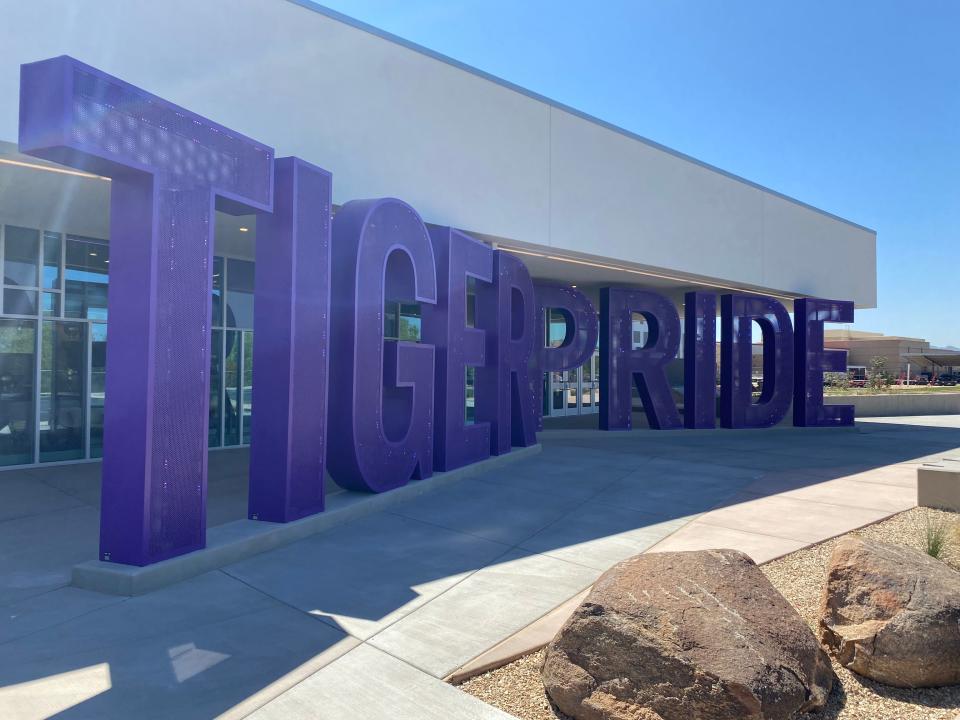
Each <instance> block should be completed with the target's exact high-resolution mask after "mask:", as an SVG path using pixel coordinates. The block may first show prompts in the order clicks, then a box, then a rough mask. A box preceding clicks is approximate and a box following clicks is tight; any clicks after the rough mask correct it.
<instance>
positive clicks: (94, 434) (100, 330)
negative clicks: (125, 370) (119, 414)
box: [90, 323, 107, 458]
mask: <svg viewBox="0 0 960 720" xmlns="http://www.w3.org/2000/svg"><path fill="white" fill-rule="evenodd" d="M106 397H107V326H106V324H105V323H90V457H94V458H98V457H103V406H104V402H105V401H106Z"/></svg>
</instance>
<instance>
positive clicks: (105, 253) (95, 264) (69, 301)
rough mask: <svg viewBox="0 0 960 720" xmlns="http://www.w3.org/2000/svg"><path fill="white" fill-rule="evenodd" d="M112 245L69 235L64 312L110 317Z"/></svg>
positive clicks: (96, 318)
mask: <svg viewBox="0 0 960 720" xmlns="http://www.w3.org/2000/svg"><path fill="white" fill-rule="evenodd" d="M109 268H110V246H109V245H107V244H106V243H105V242H104V241H103V240H95V239H93V238H81V237H75V236H73V235H68V236H67V263H66V272H65V275H64V280H65V282H64V291H65V294H66V298H65V300H64V315H65V316H66V317H71V318H86V319H88V320H101V321H102V320H106V319H107V279H108V274H107V273H108V270H109Z"/></svg>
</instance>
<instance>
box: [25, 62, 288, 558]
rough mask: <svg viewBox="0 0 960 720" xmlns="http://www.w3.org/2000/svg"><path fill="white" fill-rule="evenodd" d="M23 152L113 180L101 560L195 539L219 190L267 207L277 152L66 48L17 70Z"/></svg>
mask: <svg viewBox="0 0 960 720" xmlns="http://www.w3.org/2000/svg"><path fill="white" fill-rule="evenodd" d="M20 149H21V151H22V152H25V153H29V154H31V155H36V156H38V157H42V158H46V159H48V160H52V161H54V162H58V163H61V164H63V165H68V166H70V167H74V168H80V169H82V170H87V171H90V172H94V173H97V174H99V175H104V176H108V177H110V178H111V179H112V180H113V182H112V184H111V197H110V261H111V262H110V294H109V305H108V310H109V317H110V342H109V343H108V345H107V366H108V367H109V368H110V372H109V373H108V374H107V385H106V393H107V401H106V406H105V411H106V416H105V419H104V458H103V496H102V503H101V523H100V557H101V558H102V559H103V560H110V561H113V562H122V563H128V564H133V565H146V564H149V563H154V562H157V561H159V560H163V559H165V558H169V557H173V556H175V555H180V554H183V553H186V552H190V551H191V550H196V549H198V548H202V547H203V546H204V544H205V539H206V491H207V423H208V419H207V417H208V405H209V391H208V386H209V372H210V317H211V289H212V275H211V261H212V255H213V228H214V222H213V220H214V218H213V214H214V201H215V199H216V202H217V204H218V207H220V208H221V209H225V210H228V211H236V212H239V211H243V212H251V211H255V210H270V208H271V203H272V182H273V151H272V150H271V149H270V148H268V147H266V146H265V145H261V144H260V143H257V142H254V141H253V140H251V139H249V138H246V137H243V136H242V135H239V134H238V133H235V132H233V131H232V130H229V129H227V128H225V127H222V126H220V125H217V124H215V123H213V122H211V121H209V120H207V119H206V118H202V117H200V116H198V115H195V114H193V113H191V112H188V111H187V110H184V109H183V108H181V107H178V106H176V105H173V104H171V103H169V102H167V101H165V100H162V99H160V98H158V97H156V96H154V95H151V94H149V93H147V92H144V91H143V90H140V89H138V88H136V87H134V86H132V85H129V84H128V83H125V82H123V81H121V80H118V79H117V78H114V77H111V76H110V75H107V74H105V73H103V72H100V71H99V70H96V69H94V68H92V67H89V66H87V65H84V64H82V63H80V62H77V61H76V60H73V59H72V58H69V57H66V56H61V57H58V58H53V59H50V60H44V61H42V62H37V63H32V64H28V65H24V66H22V68H21V75H20Z"/></svg>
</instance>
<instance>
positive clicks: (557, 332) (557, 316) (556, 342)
mask: <svg viewBox="0 0 960 720" xmlns="http://www.w3.org/2000/svg"><path fill="white" fill-rule="evenodd" d="M547 312H549V313H550V325H549V330H548V333H549V337H547V347H552V348H557V347H560V346H561V345H563V341H564V340H566V339H567V319H566V317H564V314H563V313H562V312H560V311H559V310H553V309H550V310H548V311H547Z"/></svg>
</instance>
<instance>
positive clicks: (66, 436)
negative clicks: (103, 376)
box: [40, 320, 86, 462]
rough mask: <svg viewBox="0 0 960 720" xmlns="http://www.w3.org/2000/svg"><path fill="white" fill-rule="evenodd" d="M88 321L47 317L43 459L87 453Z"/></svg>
mask: <svg viewBox="0 0 960 720" xmlns="http://www.w3.org/2000/svg"><path fill="white" fill-rule="evenodd" d="M84 340H85V337H84V324H83V323H77V322H60V321H57V320H46V321H44V323H43V344H42V346H41V348H42V351H41V364H40V462H50V461H57V460H76V459H77V458H82V457H83V450H84V448H83V445H84V438H83V415H84V406H85V405H86V402H85V399H84V394H83V392H84V370H85V367H84V366H85V365H86V362H85V358H86V345H85V342H84Z"/></svg>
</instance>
